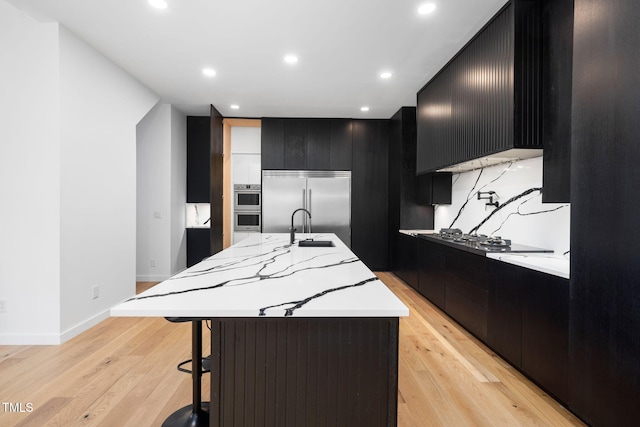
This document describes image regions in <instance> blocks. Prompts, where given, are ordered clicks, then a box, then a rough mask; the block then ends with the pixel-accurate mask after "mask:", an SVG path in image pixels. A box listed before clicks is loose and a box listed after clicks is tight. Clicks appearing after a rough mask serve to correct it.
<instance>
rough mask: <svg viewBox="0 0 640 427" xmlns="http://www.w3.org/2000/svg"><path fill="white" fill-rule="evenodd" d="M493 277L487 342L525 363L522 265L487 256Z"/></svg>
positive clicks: (514, 360)
mask: <svg viewBox="0 0 640 427" xmlns="http://www.w3.org/2000/svg"><path fill="white" fill-rule="evenodd" d="M487 263H488V271H489V276H490V277H491V280H490V283H491V286H490V293H489V317H488V330H487V344H489V346H490V347H491V348H493V349H494V350H495V351H496V352H497V353H498V354H499V355H500V356H502V357H503V358H504V359H505V360H507V361H508V362H510V363H511V364H512V365H514V366H516V367H518V368H521V367H522V269H520V268H515V267H514V266H511V265H509V264H505V263H504V262H500V261H495V260H487Z"/></svg>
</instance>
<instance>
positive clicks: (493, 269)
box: [487, 260, 569, 405]
mask: <svg viewBox="0 0 640 427" xmlns="http://www.w3.org/2000/svg"><path fill="white" fill-rule="evenodd" d="M488 261H489V272H490V277H491V296H490V301H489V331H488V337H487V344H488V345H489V346H490V347H491V348H493V349H494V350H495V351H496V352H497V353H498V354H500V355H501V356H502V357H504V358H505V359H506V360H507V361H509V362H510V363H511V364H513V365H514V366H516V367H518V368H520V369H521V370H522V372H524V373H525V374H526V375H527V376H529V377H530V378H531V379H532V380H534V381H535V382H536V383H538V384H539V385H540V386H542V387H543V388H544V389H545V390H547V391H548V392H549V393H550V394H551V395H553V396H554V397H555V398H556V399H558V400H559V401H560V402H562V403H563V404H565V405H567V404H568V403H569V376H568V372H569V281H568V280H567V279H563V278H561V277H556V276H552V275H549V274H545V273H540V272H537V271H534V270H530V269H527V268H522V267H518V266H514V265H510V264H506V263H503V262H500V261H494V260H488Z"/></svg>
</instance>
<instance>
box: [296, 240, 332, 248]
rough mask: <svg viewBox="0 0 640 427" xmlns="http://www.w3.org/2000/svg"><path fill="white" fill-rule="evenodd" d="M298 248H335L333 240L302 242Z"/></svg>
mask: <svg viewBox="0 0 640 427" xmlns="http://www.w3.org/2000/svg"><path fill="white" fill-rule="evenodd" d="M298 246H303V247H311V248H328V247H332V246H335V245H334V244H333V242H332V241H331V240H300V241H299V242H298Z"/></svg>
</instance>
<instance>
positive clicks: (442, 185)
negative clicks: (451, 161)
mask: <svg viewBox="0 0 640 427" xmlns="http://www.w3.org/2000/svg"><path fill="white" fill-rule="evenodd" d="M452 175H453V174H452V173H451V172H431V173H424V174H422V175H419V176H418V189H417V190H418V197H417V199H418V203H419V204H421V205H450V204H451V180H452Z"/></svg>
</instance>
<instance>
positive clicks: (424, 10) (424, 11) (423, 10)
mask: <svg viewBox="0 0 640 427" xmlns="http://www.w3.org/2000/svg"><path fill="white" fill-rule="evenodd" d="M434 10H436V5H435V3H424V4H422V5H421V6H420V7H419V8H418V13H419V14H420V15H428V14H430V13H431V12H433V11H434Z"/></svg>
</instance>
